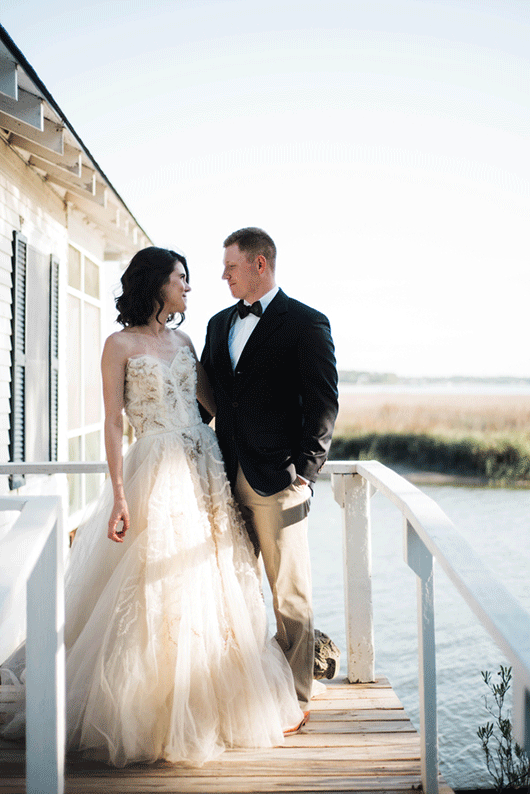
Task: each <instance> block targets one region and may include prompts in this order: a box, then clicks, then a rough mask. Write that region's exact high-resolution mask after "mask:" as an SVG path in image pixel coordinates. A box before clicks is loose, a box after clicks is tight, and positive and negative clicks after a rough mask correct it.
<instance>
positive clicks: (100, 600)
mask: <svg viewBox="0 0 530 794" xmlns="http://www.w3.org/2000/svg"><path fill="white" fill-rule="evenodd" d="M195 387H196V374H195V360H194V357H193V354H192V353H191V351H190V350H189V348H187V347H183V348H180V349H179V351H178V352H177V354H176V356H175V358H174V359H173V361H172V362H171V363H167V362H165V361H163V360H161V359H158V358H154V357H152V356H149V355H141V356H137V357H135V358H131V359H129V361H128V364H127V370H126V379H125V411H126V414H127V416H128V418H129V421H130V422H131V424H132V425H133V427H134V429H135V431H136V436H137V440H136V442H135V443H134V444H133V445H132V446H131V447H130V449H129V451H128V453H127V454H126V455H125V459H124V484H125V495H126V499H127V503H128V506H129V513H130V522H131V523H130V529H129V531H128V533H127V535H126V536H125V540H124V543H123V544H116V543H112V542H111V541H109V540H108V538H107V523H108V519H109V516H110V513H111V509H112V505H113V494H112V488H111V483H110V481H109V480H107V481H106V483H105V485H104V488H103V491H102V494H101V496H100V499H99V500H98V503H97V505H96V508H95V510H94V512H93V514H92V515H91V517H90V518H89V519H88V520H87V521H86V522H85V523H84V524H83V525H82V526H81V527H80V528H79V529H78V531H77V534H76V537H75V540H74V543H73V546H72V551H71V557H70V560H69V564H68V567H67V573H66V580H65V589H66V629H65V644H66V651H67V657H66V678H67V725H68V728H67V731H68V734H67V745H68V748H69V749H78V750H82V751H84V752H85V753H86V754H87V755H91V756H95V757H98V758H102V759H104V760H106V761H108V762H109V763H111V764H113V765H115V766H119V767H121V766H124V765H125V764H128V763H131V762H133V761H147V762H149V761H155V760H157V759H162V758H163V759H167V760H169V761H171V762H184V763H188V764H191V765H201V764H203V763H204V762H205V761H207V760H210V759H212V758H214V757H215V756H217V755H218V754H219V753H220V752H222V751H223V750H224V748H225V747H233V746H237V747H267V746H268V747H270V746H274V745H277V744H282V743H283V729H285V728H286V727H288V726H290V725H293V724H296V723H297V722H299V721H300V719H301V717H302V713H301V711H300V709H299V706H298V702H297V698H296V694H295V690H294V684H293V680H292V675H291V671H290V668H289V667H288V665H287V662H286V660H285V657H284V655H283V654H282V652H281V650H280V648H279V646H278V645H277V644H276V643H275V641H274V640H270V639H268V637H267V620H266V613H265V606H264V602H263V597H262V594H261V591H260V586H259V578H258V571H257V563H256V559H255V556H254V554H253V551H252V548H251V545H250V542H249V540H248V537H247V534H246V532H245V530H244V528H243V525H242V523H241V519H240V517H239V515H238V514H237V513H236V508H235V506H234V503H233V500H232V496H231V493H230V489H229V485H228V483H227V480H226V476H225V473H224V468H223V463H222V459H221V454H220V452H219V448H218V445H217V441H216V437H215V433H214V432H213V431H212V430H211V428H209V427H208V426H206V425H205V424H203V422H202V421H201V419H200V415H199V412H198V409H197V403H196V397H195ZM3 667H10V665H9V662H8V663H5V664H4V665H3ZM11 667H12V670H13V671H14V673H15V674H17V675H19V674H20V669H16V665H14V666H13V665H11ZM19 667H20V665H19ZM19 722H20V721H19ZM16 723H17V720H16V717H15V720H14V721H13V725H14V726H16ZM14 729H15V728H13V730H14ZM9 730H10V726H9V725H8V726H7V727H6V728H5V730H4V733H7V734H9Z"/></svg>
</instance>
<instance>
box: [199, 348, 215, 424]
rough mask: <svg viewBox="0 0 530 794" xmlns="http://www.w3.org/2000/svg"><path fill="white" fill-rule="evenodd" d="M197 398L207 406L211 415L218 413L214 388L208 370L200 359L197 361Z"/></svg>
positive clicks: (203, 405)
mask: <svg viewBox="0 0 530 794" xmlns="http://www.w3.org/2000/svg"><path fill="white" fill-rule="evenodd" d="M197 399H198V401H199V402H200V404H201V405H202V407H203V408H205V409H206V410H207V411H208V413H209V414H210V416H215V414H216V413H217V406H216V404H215V397H214V396H213V389H212V387H211V385H210V381H209V380H208V375H207V374H206V370H205V369H204V367H203V365H202V364H201V362H200V361H197Z"/></svg>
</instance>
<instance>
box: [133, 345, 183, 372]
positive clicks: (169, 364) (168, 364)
mask: <svg viewBox="0 0 530 794" xmlns="http://www.w3.org/2000/svg"><path fill="white" fill-rule="evenodd" d="M183 350H185V351H187V353H189V355H190V356H191V355H193V354H192V352H191V349H190V348H189V347H188V346H187V345H183V346H182V347H179V349H178V350H177V352H176V353H175V355H174V356H173V358H172V359H171V360H170V361H169V360H168V359H167V358H160V356H153V355H151V353H140V355H139V356H130V357H129V358H128V359H127V366H129V364H130V363H131V362H132V361H139V360H140V359H142V358H150V359H153V361H158V362H159V363H160V364H163V365H164V366H166V367H168V369H169V368H171V367H172V366H173V364H174V363H175V361H176V359H177V357H178V356H179V355H180V353H181V352H182V351H183Z"/></svg>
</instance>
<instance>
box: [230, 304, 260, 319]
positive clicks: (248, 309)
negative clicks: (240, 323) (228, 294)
mask: <svg viewBox="0 0 530 794" xmlns="http://www.w3.org/2000/svg"><path fill="white" fill-rule="evenodd" d="M236 307H237V312H238V314H239V316H240V317H241V319H243V318H244V317H248V315H249V314H255V315H256V317H261V315H262V314H263V309H262V308H261V303H260V302H259V301H256V302H255V303H253V304H252V306H247V304H246V303H244V302H243V301H242V300H241V301H239V302H238V303H237V304H236Z"/></svg>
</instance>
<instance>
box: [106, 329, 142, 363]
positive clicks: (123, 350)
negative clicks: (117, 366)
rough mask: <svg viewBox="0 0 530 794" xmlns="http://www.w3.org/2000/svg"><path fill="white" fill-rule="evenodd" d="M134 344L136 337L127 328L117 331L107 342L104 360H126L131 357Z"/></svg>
mask: <svg viewBox="0 0 530 794" xmlns="http://www.w3.org/2000/svg"><path fill="white" fill-rule="evenodd" d="M134 343H135V342H134V335H133V334H131V332H130V331H128V330H127V328H123V329H122V330H121V331H115V333H113V334H111V335H110V336H109V337H107V339H106V341H105V345H104V347H103V359H126V358H127V357H128V356H129V355H130V351H131V350H132V349H133V346H134Z"/></svg>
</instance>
